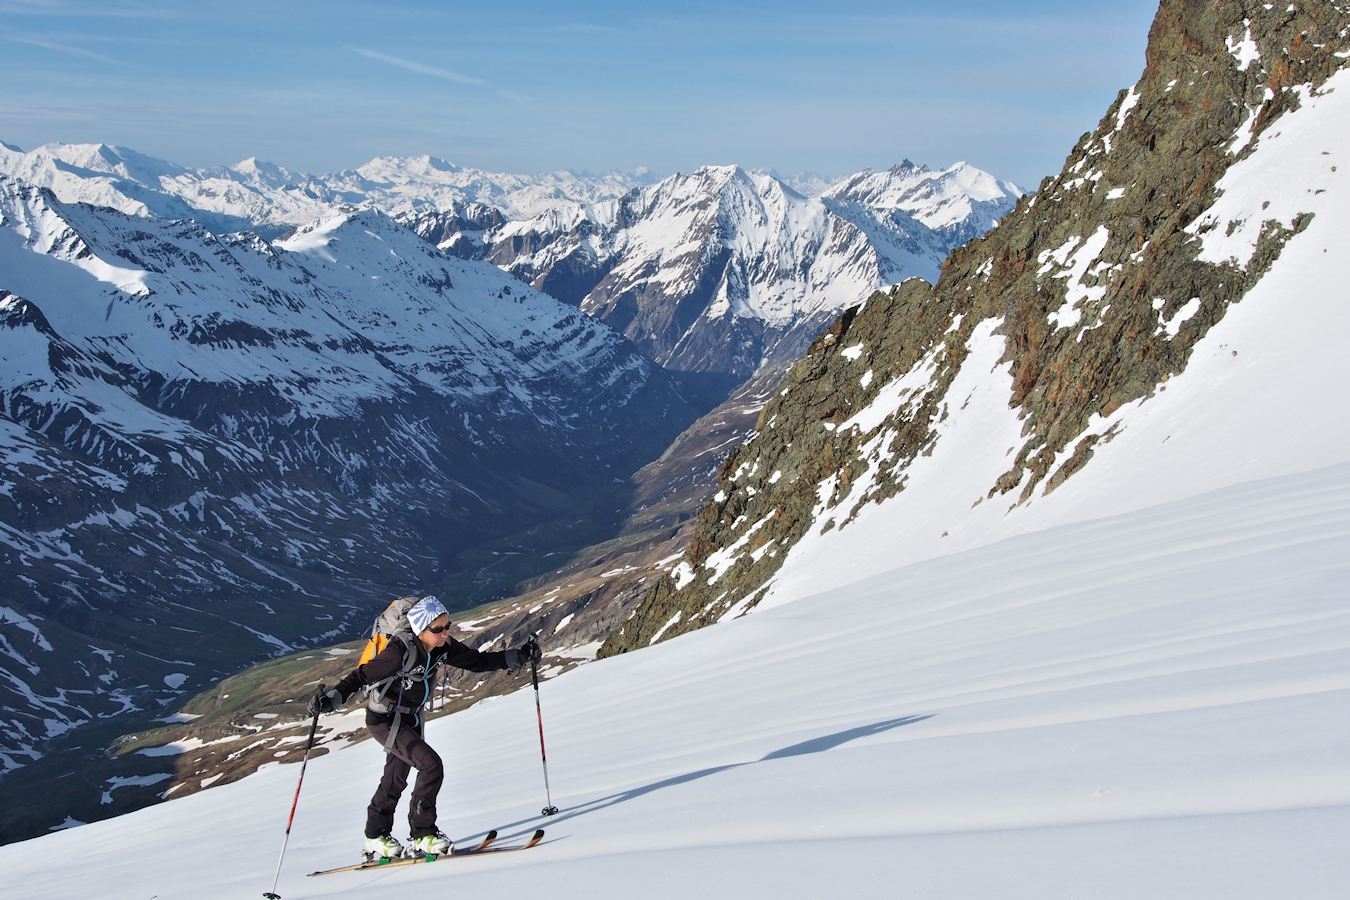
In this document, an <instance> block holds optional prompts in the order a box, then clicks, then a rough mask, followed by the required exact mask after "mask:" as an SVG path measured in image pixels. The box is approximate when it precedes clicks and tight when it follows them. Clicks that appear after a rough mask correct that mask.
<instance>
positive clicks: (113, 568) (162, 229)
mask: <svg viewBox="0 0 1350 900" xmlns="http://www.w3.org/2000/svg"><path fill="white" fill-rule="evenodd" d="M0 353H2V354H3V358H4V366H3V368H2V369H0V460H3V468H0V572H2V573H3V574H0V587H2V588H3V590H2V593H3V596H4V598H5V600H4V602H5V604H6V606H8V607H11V610H10V613H7V614H6V616H5V618H4V619H3V621H2V622H0V631H3V634H4V640H5V641H6V643H7V644H8V645H9V646H10V647H12V648H13V650H14V652H13V653H11V654H8V655H7V657H6V659H5V660H4V661H3V663H0V667H3V669H4V674H5V676H6V677H5V679H4V682H3V684H0V704H2V705H3V707H4V708H5V710H6V718H7V720H8V721H9V722H10V727H9V728H7V729H6V730H5V733H4V735H3V736H0V772H4V771H9V770H12V769H13V768H15V767H17V766H19V765H21V764H22V763H23V762H24V761H26V760H28V759H32V758H36V756H37V755H38V754H39V749H38V748H39V744H40V743H41V742H42V741H44V740H45V739H47V738H50V737H52V736H54V735H58V734H60V733H63V732H65V731H67V730H69V729H71V728H74V727H76V726H78V725H80V724H83V723H88V722H91V721H96V720H97V719H98V718H100V717H103V716H107V715H110V714H114V713H117V712H122V711H126V710H128V709H135V708H138V707H139V708H141V709H153V708H154V707H155V705H156V704H158V703H159V702H161V701H164V700H167V699H168V698H170V697H173V696H178V695H179V689H180V688H184V689H187V690H200V689H201V687H202V686H203V685H204V684H205V683H206V682H208V681H209V680H210V679H211V678H213V677H215V676H217V675H219V674H223V673H226V672H229V671H233V670H234V669H236V668H238V667H239V665H240V664H241V663H243V662H246V661H247V660H249V659H252V658H256V657H258V656H259V655H262V654H270V653H276V652H282V651H285V650H288V649H290V648H291V647H292V645H293V643H294V642H297V641H305V642H312V641H314V640H318V639H322V638H324V637H325V636H335V635H337V634H340V633H342V630H343V628H344V626H345V625H346V624H347V623H348V622H349V621H350V620H351V619H352V618H353V617H359V618H364V617H365V616H366V615H367V613H368V609H369V607H370V604H371V603H373V602H374V598H378V597H383V596H386V595H388V594H391V593H397V592H398V591H399V590H400V589H402V588H406V587H419V588H421V587H428V586H435V585H436V584H438V583H441V581H442V579H445V578H447V577H449V575H450V574H451V573H452V572H453V571H454V563H453V560H454V559H455V557H456V556H457V555H458V554H463V553H466V552H468V551H471V550H472V549H473V548H475V547H481V546H482V545H483V544H484V543H485V542H488V541H491V540H494V539H496V538H499V537H500V536H502V535H504V534H508V533H511V532H512V531H514V530H524V529H526V528H527V527H529V528H533V527H536V526H539V525H540V524H545V523H547V522H549V521H550V520H552V519H555V518H557V517H558V516H566V517H568V518H569V520H570V519H572V518H575V516H576V514H577V513H576V509H577V504H578V503H592V502H594V500H595V497H596V496H597V495H599V494H600V493H603V492H604V491H609V490H612V489H613V488H612V485H613V484H614V481H615V479H616V478H618V479H622V478H623V477H624V476H626V475H627V474H628V473H629V472H631V471H633V470H634V469H636V468H637V467H638V466H640V465H642V464H643V463H644V462H646V461H648V460H649V459H651V458H653V457H655V456H656V455H657V454H659V453H660V451H661V450H662V449H663V448H664V446H665V443H666V442H668V441H669V439H670V438H672V437H673V436H674V434H676V433H678V431H679V429H680V428H681V427H682V425H683V424H685V423H687V422H688V421H689V420H690V419H692V417H693V415H694V414H695V412H696V411H695V410H692V409H691V408H690V407H689V404H688V403H687V402H686V401H685V400H684V399H682V397H681V395H680V392H679V390H678V389H677V386H676V385H674V384H673V383H672V382H671V380H670V379H669V377H668V376H667V375H666V374H665V373H664V372H662V371H661V370H659V369H657V368H656V367H654V366H653V365H652V364H650V363H649V362H648V361H647V360H645V359H644V358H643V357H642V356H641V355H640V354H639V353H638V352H637V351H636V350H635V349H634V348H633V347H631V346H630V345H629V344H628V343H627V342H625V341H624V340H623V339H622V338H621V337H620V336H619V335H617V334H616V333H614V332H613V331H612V330H610V329H609V328H607V327H605V326H604V325H602V324H600V323H597V322H595V321H593V320H591V319H589V318H587V317H586V316H584V315H582V314H581V313H579V312H578V311H577V310H575V309H574V308H571V307H568V306H565V305H563V304H560V303H558V302H556V301H554V300H552V299H550V298H548V297H545V296H542V295H540V294H539V293H538V292H536V291H534V290H532V289H531V288H529V287H527V286H525V285H522V284H520V283H519V282H518V281H516V280H515V279H513V278H511V277H510V276H508V275H506V274H504V273H502V272H500V271H499V270H497V269H495V268H494V267H492V266H490V265H488V264H486V263H479V262H469V261H463V260H459V259H455V258H452V257H446V256H443V255H442V254H440V253H439V252H437V251H436V250H435V249H434V248H433V247H431V246H429V245H428V244H427V243H426V242H425V241H423V240H421V239H419V238H418V237H417V236H416V235H414V234H412V233H411V232H409V231H407V230H406V229H404V228H403V227H401V226H399V225H397V224H396V223H395V222H393V221H392V220H391V219H389V218H388V217H387V216H385V215H384V214H382V213H378V212H375V211H365V212H349V213H346V214H342V215H338V216H334V217H331V218H328V219H326V220H323V221H322V222H320V223H318V224H316V225H315V226H313V227H311V228H307V229H302V230H301V231H299V232H298V233H296V234H295V235H294V236H293V237H291V238H290V239H289V240H288V241H285V242H279V243H276V244H272V243H268V242H267V241H265V240H263V239H261V238H259V237H257V236H256V235H253V234H249V233H240V234H233V235H224V236H217V235H214V234H212V233H210V232H209V231H207V230H205V229H203V228H202V227H201V226H200V225H198V224H197V223H195V222H193V221H189V220H179V221H165V220H161V219H156V218H144V217H133V216H128V215H124V214H121V213H117V212H114V211H112V210H107V209H99V208H95V207H90V206H84V205H70V204H63V203H61V202H59V201H57V200H56V199H55V198H54V197H53V196H52V195H51V194H50V193H49V192H47V191H46V190H44V189H40V188H36V187H34V186H31V185H28V184H25V183H23V182H19V181H15V180H13V179H9V178H4V177H0ZM466 577H467V576H466Z"/></svg>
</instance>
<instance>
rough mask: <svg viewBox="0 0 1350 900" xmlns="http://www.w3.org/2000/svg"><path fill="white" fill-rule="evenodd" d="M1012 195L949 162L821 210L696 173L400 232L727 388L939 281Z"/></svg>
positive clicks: (900, 173) (761, 185)
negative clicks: (582, 203)
mask: <svg viewBox="0 0 1350 900" xmlns="http://www.w3.org/2000/svg"><path fill="white" fill-rule="evenodd" d="M1019 196H1021V191H1020V190H1019V189H1018V188H1017V186H1016V185H1013V184H1011V183H1008V182H1001V181H998V180H997V179H995V178H994V177H993V176H991V175H988V174H987V173H983V172H980V171H979V170H976V169H974V168H972V167H970V166H969V165H966V164H964V163H959V164H957V165H955V166H952V167H951V168H949V169H946V170H942V171H934V170H930V169H927V168H924V167H921V166H915V165H913V164H911V163H906V164H905V165H903V166H896V167H894V168H892V169H889V170H887V171H885V172H864V173H860V174H858V175H855V176H853V177H851V178H848V179H845V180H844V181H843V182H841V183H839V184H838V185H836V186H835V187H833V188H832V189H830V190H829V191H827V192H826V193H825V194H823V195H822V196H819V197H806V196H803V195H802V194H799V193H797V192H796V191H795V190H793V189H792V188H791V187H789V186H788V185H787V184H785V183H784V182H783V181H781V180H779V179H778V178H776V177H775V176H773V175H770V174H768V173H765V172H758V171H747V170H745V169H742V168H740V167H737V166H705V167H703V168H701V169H698V170H697V171H695V172H693V173H691V174H687V175H685V174H681V175H675V176H672V177H670V178H667V179H665V180H664V181H662V182H660V183H658V184H655V185H652V186H650V187H645V188H638V189H635V190H633V191H631V192H629V193H628V194H626V195H624V196H623V197H620V198H619V199H618V200H617V201H615V202H613V203H610V204H595V205H593V206H591V207H589V211H588V210H587V209H584V208H580V207H576V208H573V209H571V210H551V211H550V212H548V213H547V214H545V215H542V216H536V217H534V218H531V219H525V220H517V221H510V222H507V223H505V224H503V225H501V226H498V227H474V225H473V224H472V223H470V224H468V227H466V228H463V229H459V228H456V227H453V226H448V225H447V220H448V219H452V218H456V217H458V218H463V215H462V213H461V212H460V211H459V210H456V211H453V212H451V213H447V214H442V215H440V216H437V215H435V214H430V213H428V214H424V215H423V216H421V217H419V218H418V219H416V220H415V221H414V222H413V223H412V227H413V228H414V229H415V230H417V231H418V233H420V234H423V235H425V236H427V237H428V239H431V240H434V241H436V243H437V244H438V246H440V247H442V248H443V249H446V250H447V251H448V252H454V253H459V254H461V255H465V256H470V257H481V258H486V259H490V260H491V261H493V262H495V263H496V264H497V265H499V266H501V267H502V268H504V269H506V270H507V271H510V272H513V273H515V274H516V275H518V276H519V277H520V278H521V279H523V280H525V281H528V282H529V283H531V284H533V285H534V286H535V287H537V288H539V289H540V290H542V291H545V292H547V293H548V294H550V295H551V296H555V297H558V298H559V299H561V300H564V301H566V302H569V303H576V304H577V305H578V306H580V308H581V309H582V310H583V311H584V312H586V313H588V314H590V315H593V316H596V317H598V318H600V319H602V320H604V321H606V322H608V323H609V324H611V325H613V326H614V327H616V328H618V329H620V330H622V331H623V332H624V334H625V335H627V336H628V338H629V339H630V340H632V341H633V342H634V343H636V344H637V345H638V346H641V347H643V348H644V349H645V350H646V351H647V353H648V354H649V355H650V356H651V357H652V358H653V359H655V360H656V361H657V362H659V363H660V364H661V365H663V366H667V367H669V368H673V369H679V370H684V371H696V372H706V373H711V374H715V375H721V376H730V378H731V379H733V380H734V381H735V382H737V383H739V382H741V381H744V380H745V379H746V378H748V377H750V376H751V375H753V374H754V373H755V372H756V371H758V370H759V369H760V368H761V367H763V366H764V365H766V364H773V363H776V362H782V361H784V360H788V359H793V358H795V357H796V356H798V355H799V354H800V353H801V351H802V350H803V349H804V348H805V347H806V345H807V344H808V343H809V342H810V339H811V338H812V337H814V336H815V335H816V334H817V333H818V332H819V330H820V329H821V328H822V327H823V326H824V325H825V324H826V323H828V322H829V321H830V320H831V319H833V318H834V316H836V315H837V314H838V313H839V312H840V311H841V310H843V309H844V308H846V307H848V306H851V305H853V304H855V303H857V302H859V301H860V300H862V299H863V298H864V297H866V296H867V295H868V294H869V293H870V292H871V291H872V290H874V289H876V288H877V287H881V286H883V285H887V284H892V283H895V282H898V281H900V280H903V279H904V278H907V277H912V276H913V277H920V278H925V279H929V280H935V279H936V278H937V274H938V269H939V267H940V266H941V264H942V260H943V259H945V258H946V256H947V254H948V253H949V252H950V251H951V250H952V248H953V247H956V246H959V245H960V244H962V243H964V242H965V241H966V240H968V239H970V238H971V237H973V236H975V235H978V234H981V233H983V232H984V231H985V230H987V229H988V228H989V227H990V226H991V225H992V224H993V222H994V221H995V220H996V219H997V217H998V215H1000V214H1002V213H1003V212H1006V211H1007V210H1009V209H1011V208H1012V205H1013V204H1014V203H1015V202H1016V200H1017V198H1018V197H1019Z"/></svg>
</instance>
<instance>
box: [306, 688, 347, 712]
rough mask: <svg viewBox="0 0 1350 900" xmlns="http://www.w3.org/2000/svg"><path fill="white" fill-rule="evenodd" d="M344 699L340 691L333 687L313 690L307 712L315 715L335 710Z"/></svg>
mask: <svg viewBox="0 0 1350 900" xmlns="http://www.w3.org/2000/svg"><path fill="white" fill-rule="evenodd" d="M346 699H347V698H346V697H344V696H342V692H341V691H339V690H338V689H337V688H335V687H331V688H328V689H327V690H325V691H315V692H314V696H313V697H312V698H311V699H310V701H309V709H308V712H309V714H310V715H311V716H317V715H318V714H319V713H330V712H337V708H338V707H339V706H341V705H342V703H343V701H344V700H346Z"/></svg>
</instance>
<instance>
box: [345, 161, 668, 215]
mask: <svg viewBox="0 0 1350 900" xmlns="http://www.w3.org/2000/svg"><path fill="white" fill-rule="evenodd" d="M322 180H323V181H324V182H325V183H326V184H328V185H329V186H330V187H332V188H333V189H335V190H339V191H345V192H359V193H360V194H362V195H363V196H365V197H367V198H368V199H369V200H371V201H372V202H374V203H376V204H378V205H380V206H382V207H384V208H386V209H389V210H392V211H400V210H402V209H407V208H414V207H417V206H421V207H423V208H425V207H427V206H431V207H434V208H436V209H440V210H448V209H451V208H453V207H455V206H457V205H463V204H466V203H485V204H489V205H492V206H495V207H497V208H498V209H500V210H501V211H502V212H503V213H505V214H506V215H507V216H508V217H509V218H512V219H525V218H531V217H534V216H538V215H541V214H545V213H549V212H555V211H558V210H566V211H571V210H575V209H579V208H583V207H586V206H588V205H590V204H595V203H603V202H604V201H607V200H614V199H616V198H618V197H620V196H622V195H624V194H626V193H627V192H629V191H631V190H632V189H633V188H635V187H640V186H642V185H644V184H647V183H649V182H650V180H651V179H650V178H648V177H647V176H646V174H645V172H634V173H621V172H610V173H607V174H605V175H599V176H592V175H582V174H577V173H574V172H568V171H560V172H549V173H545V174H541V175H518V174H509V173H502V172H488V171H486V170H483V169H474V168H470V167H466V166H459V165H455V164H454V163H451V162H448V161H446V160H444V159H439V158H437V157H433V156H406V157H405V156H381V157H377V158H375V159H372V160H371V161H370V162H368V163H366V164H365V165H363V166H360V167H358V168H356V169H354V170H351V171H347V172H339V173H336V174H334V175H330V176H325V177H324V178H323V179H322Z"/></svg>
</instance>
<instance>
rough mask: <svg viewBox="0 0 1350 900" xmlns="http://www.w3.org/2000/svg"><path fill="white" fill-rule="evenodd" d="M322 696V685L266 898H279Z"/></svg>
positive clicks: (317, 692) (316, 693)
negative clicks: (287, 848)
mask: <svg viewBox="0 0 1350 900" xmlns="http://www.w3.org/2000/svg"><path fill="white" fill-rule="evenodd" d="M322 696H323V685H322V684H320V685H319V686H318V688H317V689H315V691H314V720H313V721H312V722H310V723H309V740H308V741H306V742H305V755H304V757H303V758H302V759H301V760H300V780H299V781H297V782H296V783H295V796H294V797H292V798H291V815H290V818H288V819H287V820H286V836H285V837H284V838H282V839H281V856H280V857H278V858H277V873H276V875H275V876H273V878H272V890H270V891H264V892H263V896H264V897H266V898H267V900H281V895H280V894H278V893H277V882H278V881H280V880H281V861H282V860H284V859H285V858H286V844H287V843H289V842H290V839H291V825H293V824H294V823H295V808H296V807H297V806H298V805H299V804H300V785H302V784H304V783H305V767H306V766H308V765H309V751H310V750H312V749H313V748H314V733H315V732H316V731H318V730H319V702H318V701H319V698H320V697H322Z"/></svg>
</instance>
